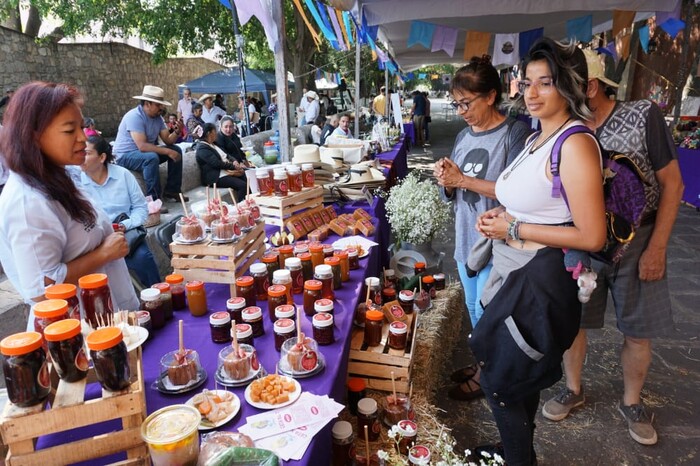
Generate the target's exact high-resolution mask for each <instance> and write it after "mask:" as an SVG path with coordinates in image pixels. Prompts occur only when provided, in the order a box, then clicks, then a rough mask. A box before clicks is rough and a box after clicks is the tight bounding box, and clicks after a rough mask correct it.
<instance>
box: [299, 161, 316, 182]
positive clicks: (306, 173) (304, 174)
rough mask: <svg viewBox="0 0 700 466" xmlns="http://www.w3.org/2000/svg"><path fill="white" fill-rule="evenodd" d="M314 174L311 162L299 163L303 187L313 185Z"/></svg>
mask: <svg viewBox="0 0 700 466" xmlns="http://www.w3.org/2000/svg"><path fill="white" fill-rule="evenodd" d="M315 175H316V174H315V173H314V166H313V164H311V163H304V164H302V165H301V183H302V186H303V187H304V188H313V187H314V182H315V181H316V180H315V178H316V176H315Z"/></svg>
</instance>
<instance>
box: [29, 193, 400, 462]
mask: <svg viewBox="0 0 700 466" xmlns="http://www.w3.org/2000/svg"><path fill="white" fill-rule="evenodd" d="M383 204H384V203H383V201H381V200H380V199H377V198H375V202H374V204H373V205H372V206H369V205H368V204H367V203H366V202H355V203H352V204H348V205H345V206H343V207H340V208H338V209H337V210H339V211H340V213H351V212H353V211H354V210H355V209H357V208H358V207H362V208H364V209H365V210H367V211H368V212H369V213H370V214H372V215H373V216H374V217H375V219H374V225H375V228H376V232H375V238H373V239H374V241H376V242H377V243H379V244H380V246H375V247H373V248H372V249H371V250H370V254H369V256H368V257H367V258H365V259H361V260H360V267H361V268H360V269H358V270H352V271H350V281H347V282H345V283H343V286H342V288H341V289H339V290H336V300H335V309H334V319H335V339H336V341H335V343H333V344H332V345H328V346H320V347H319V348H320V351H321V353H323V355H324V357H325V359H326V368H325V369H324V370H323V372H321V373H320V374H318V375H316V376H313V377H311V378H308V379H300V380H299V383H300V384H301V387H302V390H303V391H307V392H310V393H314V394H318V395H325V394H327V395H329V396H330V397H332V398H334V399H335V400H336V401H338V402H340V403H344V401H345V395H346V388H345V381H346V376H347V368H348V358H347V355H348V352H349V350H350V335H351V329H352V318H353V314H354V310H355V308H356V307H357V304H358V300H359V299H360V294H361V290H362V283H363V282H364V278H365V277H367V276H378V273H379V271H380V270H381V264H382V261H383V257H382V256H383V255H384V253H385V252H386V246H385V245H386V244H387V243H385V242H383V235H386V234H388V233H387V232H386V231H383V230H385V228H382V226H381V225H382V223H384V224H385V223H386V220H385V219H384V205H383ZM375 211H376V212H375ZM377 216H380V218H382V220H381V221H380V220H379V219H377ZM266 229H267V230H268V231H267V233H268V235H269V234H270V233H272V232H274V231H276V230H277V227H274V226H273V227H267V228H266ZM337 239H338V237H337V236H331V237H330V238H329V239H328V240H327V241H325V243H328V244H330V243H332V242H333V241H335V240H337ZM206 292H207V303H208V308H209V310H210V311H211V312H215V311H222V310H225V309H226V300H227V299H229V298H230V292H229V286H228V285H220V284H210V283H208V284H206ZM294 301H295V303H296V304H297V305H300V304H301V303H302V299H301V295H295V296H294ZM258 306H260V307H261V308H262V310H263V316H264V319H263V321H264V327H265V335H264V336H263V337H261V338H257V339H255V347H256V349H257V350H258V356H259V359H260V362H261V364H262V365H263V367H265V369H266V370H267V371H268V372H271V373H274V372H275V365H276V364H277V361H278V360H279V352H277V351H276V350H275V348H274V334H273V331H272V322H270V320H269V317H268V309H267V302H266V301H263V302H260V303H258ZM178 319H182V320H183V321H184V334H185V346H186V347H187V348H191V349H194V350H196V351H197V352H198V353H199V357H200V361H201V363H202V366H203V368H204V369H205V370H206V372H207V374H208V379H207V381H206V382H205V383H204V385H203V386H202V387H200V388H198V389H196V390H193V391H192V392H189V393H185V394H182V395H165V394H162V393H160V392H158V391H156V390H154V389H153V388H151V386H152V384H153V383H154V382H155V381H156V379H157V377H158V376H159V372H160V364H159V361H160V358H161V356H163V355H164V354H165V353H167V352H169V351H172V350H175V349H177V346H178V326H177V320H178ZM302 331H303V332H304V333H305V334H307V335H309V336H310V335H312V328H311V320H310V319H309V318H308V317H306V316H305V315H304V314H303V312H302ZM225 346H226V344H216V343H213V342H212V341H211V336H210V329H209V317H208V316H205V317H193V316H192V315H190V313H189V312H188V311H186V310H185V311H176V312H175V319H173V320H171V321H169V322H168V323H167V324H166V326H165V327H164V328H162V329H160V330H156V331H154V333H153V335H152V338H151V339H150V340H149V341H147V342H146V343H145V345H144V347H143V359H144V364H143V368H144V379H145V385H146V406H147V410H148V413H149V414H150V413H152V412H154V411H156V410H158V409H160V408H162V407H164V406H168V405H172V404H179V403H184V402H185V401H187V399H189V398H190V397H191V396H193V395H194V394H195V393H198V392H199V391H201V390H202V389H204V388H209V389H214V383H215V380H214V374H215V372H216V368H217V359H218V358H217V356H218V353H219V351H220V350H221V349H222V348H224V347H225ZM95 385H96V384H95ZM91 388H93V387H91ZM94 388H95V389H94V390H93V391H94V393H95V394H97V393H98V392H99V390H98V388H99V386H97V385H96V387H94ZM231 390H232V391H233V392H234V393H236V394H237V395H238V397H239V398H240V399H241V410H240V412H239V413H238V414H237V415H236V417H235V418H234V419H233V420H232V421H231V422H229V423H228V424H226V425H225V426H223V427H221V428H220V429H219V430H230V431H235V430H237V428H238V427H239V426H241V425H243V424H245V419H246V418H247V417H248V416H252V415H255V414H258V413H260V412H261V410H258V409H256V408H253V407H251V406H249V405H248V404H247V403H246V402H245V399H244V395H243V393H244V391H245V387H243V388H234V389H231ZM95 396H96V395H95ZM332 424H333V422H330V423H329V424H328V425H326V427H325V428H324V429H323V430H322V431H321V432H320V433H319V434H317V435H316V437H314V439H313V441H312V443H311V445H310V446H309V448H308V449H307V451H306V454H305V456H304V458H303V459H302V460H301V461H290V462H287V463H285V464H290V465H291V464H294V465H297V464H298V465H312V466H313V465H320V464H328V461H329V458H330V448H331V427H332ZM119 428H120V427H119V425H118V422H116V421H112V422H108V423H104V425H101V426H100V427H99V428H98V427H96V426H90V427H88V428H83V429H76V430H74V431H70V432H66V433H62V434H60V435H54V436H46V437H42V438H41V439H40V443H39V445H38V446H37V447H38V448H43V447H47V446H50V445H55V444H59V443H64V442H68V441H74V440H76V439H79V438H84V437H85V436H87V434H89V435H94V434H96V433H98V430H99V432H109V431H110V430H115V429H119ZM119 456H120V455H114V456H113V457H111V458H109V461H118V460H119V459H120V458H119ZM121 456H122V459H123V457H124V456H125V455H121ZM106 461H107V459H106V458H105V459H103V460H101V461H100V462H99V464H105V462H106ZM86 464H90V463H86ZM92 464H98V463H97V462H93V463H92Z"/></svg>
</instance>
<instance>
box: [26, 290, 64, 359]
mask: <svg viewBox="0 0 700 466" xmlns="http://www.w3.org/2000/svg"><path fill="white" fill-rule="evenodd" d="M67 318H68V302H67V301H65V300H63V299H47V300H46V301H40V302H38V303H36V304H35V305H34V331H35V332H38V333H39V334H41V335H42V336H43V335H44V329H46V327H48V326H49V325H51V324H53V323H54V322H58V321H59V320H64V319H67ZM42 347H43V348H44V351H48V346H47V345H46V340H42Z"/></svg>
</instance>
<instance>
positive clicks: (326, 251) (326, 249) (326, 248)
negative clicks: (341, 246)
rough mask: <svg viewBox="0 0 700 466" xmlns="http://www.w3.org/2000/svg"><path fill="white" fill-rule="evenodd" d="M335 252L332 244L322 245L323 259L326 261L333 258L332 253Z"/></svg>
mask: <svg viewBox="0 0 700 466" xmlns="http://www.w3.org/2000/svg"><path fill="white" fill-rule="evenodd" d="M334 251H335V250H334V249H333V245H332V244H324V245H323V258H324V259H326V258H328V257H333V252H334Z"/></svg>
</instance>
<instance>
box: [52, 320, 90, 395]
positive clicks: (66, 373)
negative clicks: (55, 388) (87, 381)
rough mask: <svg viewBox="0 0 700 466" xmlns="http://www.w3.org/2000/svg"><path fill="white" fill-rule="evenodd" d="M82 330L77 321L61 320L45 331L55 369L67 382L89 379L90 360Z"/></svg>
mask: <svg viewBox="0 0 700 466" xmlns="http://www.w3.org/2000/svg"><path fill="white" fill-rule="evenodd" d="M80 329H81V327H80V321H79V320H76V319H66V320H61V321H60V322H55V323H53V324H51V325H49V326H48V327H46V329H44V338H45V339H46V341H47V342H48V345H49V354H50V355H51V361H52V362H53V367H54V368H55V369H56V373H57V374H58V376H59V377H60V378H61V379H62V380H65V381H66V382H76V381H78V380H82V379H84V378H85V377H87V373H88V359H87V355H86V354H85V345H84V340H83V334H82V333H80Z"/></svg>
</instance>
